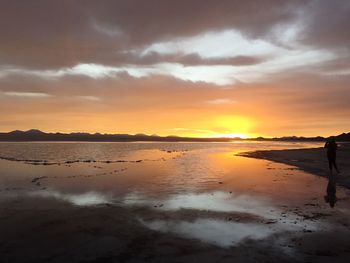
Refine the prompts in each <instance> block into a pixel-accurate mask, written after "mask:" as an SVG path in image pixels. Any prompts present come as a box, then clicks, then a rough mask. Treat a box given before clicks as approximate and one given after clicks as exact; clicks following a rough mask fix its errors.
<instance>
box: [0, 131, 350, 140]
mask: <svg viewBox="0 0 350 263" xmlns="http://www.w3.org/2000/svg"><path fill="white" fill-rule="evenodd" d="M334 137H335V140H336V141H339V142H341V141H344V142H345V141H350V132H349V133H342V134H340V135H337V136H334ZM328 138H329V137H328ZM328 138H325V137H321V136H317V137H296V136H287V137H275V138H263V137H258V138H250V139H241V138H192V137H179V136H174V135H170V136H165V137H162V136H158V135H147V134H143V133H139V134H135V135H130V134H101V133H94V134H90V133H84V132H74V133H69V134H67V133H59V132H56V133H45V132H42V131H40V130H37V129H31V130H28V131H19V130H15V131H11V132H8V133H0V141H92V142H94V141H96V142H131V141H164V142H229V141H233V140H256V141H320V142H322V141H326V140H327V139H328Z"/></svg>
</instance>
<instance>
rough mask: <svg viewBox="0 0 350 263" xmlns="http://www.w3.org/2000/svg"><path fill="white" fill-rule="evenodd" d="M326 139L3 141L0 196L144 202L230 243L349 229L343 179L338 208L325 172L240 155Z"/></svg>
mask: <svg viewBox="0 0 350 263" xmlns="http://www.w3.org/2000/svg"><path fill="white" fill-rule="evenodd" d="M320 146H321V144H319V143H280V142H278V143H267V142H261V143H255V142H251V143H242V142H234V143H0V157H1V159H0V191H1V192H0V196H1V199H0V200H1V201H0V202H1V203H2V204H6V203H7V202H10V201H11V200H14V199H16V200H21V199H23V198H25V199H31V198H32V199H33V200H38V198H39V199H42V200H47V201H50V205H55V204H56V203H57V204H59V203H62V202H63V203H67V204H71V205H74V206H96V207H97V208H98V206H99V205H106V204H109V205H118V206H125V207H139V208H140V209H141V208H142V209H144V210H145V211H146V210H147V211H148V212H147V213H142V212H140V213H135V215H134V216H135V217H136V218H137V219H138V220H139V222H140V223H141V224H143V225H144V226H145V227H147V228H150V229H153V230H155V231H161V232H170V233H174V234H176V235H180V236H182V237H185V238H191V239H192V238H195V239H199V240H202V241H203V242H207V243H210V244H215V245H218V246H222V247H229V246H232V245H234V244H237V243H239V242H242V241H244V240H246V239H247V238H249V239H264V238H267V237H269V236H270V235H272V234H276V233H279V232H281V233H282V232H286V231H300V232H309V231H310V232H311V231H334V229H338V230H339V231H349V230H348V228H347V227H346V223H347V222H348V219H347V218H348V216H349V215H350V210H349V205H348V202H347V200H348V197H349V191H347V190H345V189H343V188H341V187H338V188H337V196H338V202H337V203H336V207H335V208H330V207H329V205H328V204H327V203H325V201H324V196H325V193H326V188H327V180H326V179H325V178H321V177H317V176H314V175H311V174H308V173H305V172H303V171H300V170H298V169H296V168H295V167H291V166H287V165H283V164H278V163H273V162H270V161H266V160H257V159H251V158H245V157H239V156H236V154H237V153H239V152H244V151H253V150H263V149H291V148H303V147H305V148H309V147H320ZM325 165H327V164H326V163H325ZM142 209H141V210H140V211H144V210H142ZM150 214H151V216H150ZM159 214H161V215H162V216H158V215H159ZM330 215H334V216H337V222H335V221H334V220H333V219H332V217H331V216H330ZM316 219H317V220H316ZM339 222H341V223H339Z"/></svg>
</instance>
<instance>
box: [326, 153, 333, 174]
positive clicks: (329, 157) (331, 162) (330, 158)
mask: <svg viewBox="0 0 350 263" xmlns="http://www.w3.org/2000/svg"><path fill="white" fill-rule="evenodd" d="M327 157H328V166H329V171H330V172H331V175H332V174H333V160H332V157H331V156H329V155H328V156H327Z"/></svg>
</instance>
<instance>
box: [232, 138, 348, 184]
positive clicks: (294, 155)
mask: <svg viewBox="0 0 350 263" xmlns="http://www.w3.org/2000/svg"><path fill="white" fill-rule="evenodd" d="M236 155H237V156H243V157H248V158H255V159H263V160H268V161H273V162H277V163H283V164H287V165H291V166H295V167H297V168H298V169H300V170H303V171H305V172H307V173H311V174H314V175H317V176H322V177H326V178H329V176H330V171H329V168H328V161H327V156H326V150H325V149H324V148H322V147H320V148H305V149H286V150H259V151H249V152H241V153H238V154H236ZM349 160H350V143H343V144H340V147H339V150H338V153H337V164H338V167H339V169H340V174H336V172H335V171H333V176H334V177H335V178H336V180H337V183H338V184H339V185H342V186H344V187H346V188H348V189H350V176H349V174H350V162H349Z"/></svg>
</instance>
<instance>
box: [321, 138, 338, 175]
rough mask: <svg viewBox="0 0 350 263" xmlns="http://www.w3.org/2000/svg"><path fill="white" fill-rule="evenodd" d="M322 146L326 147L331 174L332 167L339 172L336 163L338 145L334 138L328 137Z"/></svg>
mask: <svg viewBox="0 0 350 263" xmlns="http://www.w3.org/2000/svg"><path fill="white" fill-rule="evenodd" d="M324 148H326V149H327V158H328V165H329V170H330V172H331V175H333V167H334V168H335V170H336V171H337V173H339V169H338V166H337V163H336V159H337V149H338V145H337V143H336V142H335V140H334V138H330V139H329V140H328V141H327V142H326V144H325V145H324Z"/></svg>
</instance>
